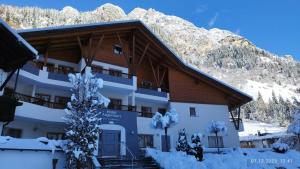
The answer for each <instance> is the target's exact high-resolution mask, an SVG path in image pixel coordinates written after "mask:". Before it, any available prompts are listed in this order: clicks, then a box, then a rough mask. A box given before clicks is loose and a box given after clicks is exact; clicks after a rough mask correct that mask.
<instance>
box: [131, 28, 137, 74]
mask: <svg viewBox="0 0 300 169" xmlns="http://www.w3.org/2000/svg"><path fill="white" fill-rule="evenodd" d="M134 60H135V33H134V31H133V33H132V59H131V67H132V71H133V73H134V74H136V67H135V61H134Z"/></svg>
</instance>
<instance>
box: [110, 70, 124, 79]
mask: <svg viewBox="0 0 300 169" xmlns="http://www.w3.org/2000/svg"><path fill="white" fill-rule="evenodd" d="M109 75H111V76H117V77H121V76H122V71H120V70H115V69H109Z"/></svg>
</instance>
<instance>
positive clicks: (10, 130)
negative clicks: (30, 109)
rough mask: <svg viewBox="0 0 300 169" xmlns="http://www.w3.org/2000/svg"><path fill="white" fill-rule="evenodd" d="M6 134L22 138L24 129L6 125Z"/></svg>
mask: <svg viewBox="0 0 300 169" xmlns="http://www.w3.org/2000/svg"><path fill="white" fill-rule="evenodd" d="M3 133H4V135H5V136H10V137H13V138H21V135H22V130H21V129H16V128H9V127H5V128H4V131H3Z"/></svg>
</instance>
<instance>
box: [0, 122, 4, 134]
mask: <svg viewBox="0 0 300 169" xmlns="http://www.w3.org/2000/svg"><path fill="white" fill-rule="evenodd" d="M3 125H4V123H3V122H0V134H1V135H0V136H2V130H3Z"/></svg>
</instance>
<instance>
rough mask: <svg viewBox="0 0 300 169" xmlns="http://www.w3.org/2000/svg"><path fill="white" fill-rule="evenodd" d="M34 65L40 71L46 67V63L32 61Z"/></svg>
mask: <svg viewBox="0 0 300 169" xmlns="http://www.w3.org/2000/svg"><path fill="white" fill-rule="evenodd" d="M32 64H33V65H34V66H35V67H36V68H38V69H40V70H42V69H43V66H44V62H42V61H32Z"/></svg>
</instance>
